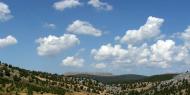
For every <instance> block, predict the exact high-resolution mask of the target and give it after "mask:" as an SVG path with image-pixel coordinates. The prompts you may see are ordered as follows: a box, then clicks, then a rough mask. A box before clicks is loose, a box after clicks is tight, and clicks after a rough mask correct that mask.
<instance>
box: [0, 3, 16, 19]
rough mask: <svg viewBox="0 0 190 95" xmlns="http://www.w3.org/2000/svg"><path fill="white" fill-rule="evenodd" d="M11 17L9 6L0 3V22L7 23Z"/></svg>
mask: <svg viewBox="0 0 190 95" xmlns="http://www.w3.org/2000/svg"><path fill="white" fill-rule="evenodd" d="M12 17H13V16H12V15H11V10H10V9H9V6H8V5H7V4H5V3H3V2H0V21H7V20H9V19H11V18H12Z"/></svg>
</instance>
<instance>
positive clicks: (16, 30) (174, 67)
mask: <svg viewBox="0 0 190 95" xmlns="http://www.w3.org/2000/svg"><path fill="white" fill-rule="evenodd" d="M189 3H190V1H189V0H176V1H174V0H165V1H161V0H154V1H153V0H19V1H18V0H0V60H1V61H3V62H6V63H9V64H12V65H14V66H18V67H21V68H25V69H29V70H37V71H44V72H50V73H58V74H63V73H65V72H111V73H113V74H143V75H152V74H161V73H175V72H185V71H187V70H189V69H190V59H189V58H190V13H189V9H190V6H189Z"/></svg>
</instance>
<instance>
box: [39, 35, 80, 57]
mask: <svg viewBox="0 0 190 95" xmlns="http://www.w3.org/2000/svg"><path fill="white" fill-rule="evenodd" d="M37 43H39V44H40V45H39V46H38V47H37V51H38V54H39V55H40V56H46V55H55V54H57V53H59V52H61V51H63V50H66V49H69V48H71V47H73V46H75V45H78V44H79V43H80V40H79V39H78V38H77V36H76V35H73V34H64V35H63V36H60V37H57V36H54V35H49V36H48V37H44V38H39V39H37Z"/></svg>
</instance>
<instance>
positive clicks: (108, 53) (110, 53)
mask: <svg viewBox="0 0 190 95" xmlns="http://www.w3.org/2000/svg"><path fill="white" fill-rule="evenodd" d="M91 54H92V55H93V56H94V59H96V60H99V61H101V60H109V59H122V58H124V57H125V56H126V54H127V51H126V50H125V49H123V48H122V47H121V45H115V46H112V45H111V44H107V45H102V46H101V47H100V49H98V50H97V49H92V50H91Z"/></svg>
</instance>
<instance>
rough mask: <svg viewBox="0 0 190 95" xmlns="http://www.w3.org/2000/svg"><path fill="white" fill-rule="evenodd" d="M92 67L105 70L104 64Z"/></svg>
mask: <svg viewBox="0 0 190 95" xmlns="http://www.w3.org/2000/svg"><path fill="white" fill-rule="evenodd" d="M94 67H95V68H97V69H103V68H106V64H105V63H97V64H94Z"/></svg>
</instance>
